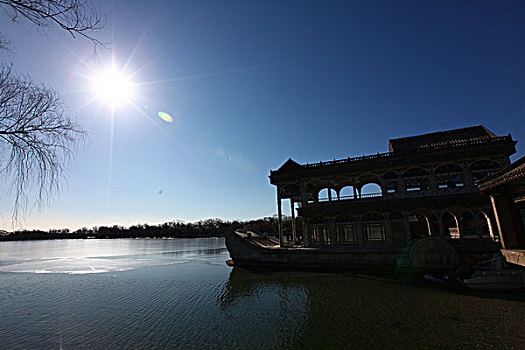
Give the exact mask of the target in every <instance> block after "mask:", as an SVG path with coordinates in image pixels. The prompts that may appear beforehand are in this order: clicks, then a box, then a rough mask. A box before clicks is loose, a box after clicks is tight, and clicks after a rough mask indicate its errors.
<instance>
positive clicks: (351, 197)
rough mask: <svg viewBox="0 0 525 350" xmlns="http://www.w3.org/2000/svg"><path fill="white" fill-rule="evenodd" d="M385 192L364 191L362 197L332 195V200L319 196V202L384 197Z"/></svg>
mask: <svg viewBox="0 0 525 350" xmlns="http://www.w3.org/2000/svg"><path fill="white" fill-rule="evenodd" d="M382 196H383V194H382V193H380V192H378V193H364V194H362V195H361V196H360V197H359V196H358V197H354V196H340V197H339V198H337V197H332V200H330V198H319V200H318V201H317V202H337V201H345V200H359V199H366V198H376V197H382ZM308 203H316V202H315V201H308Z"/></svg>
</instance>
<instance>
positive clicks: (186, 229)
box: [0, 216, 290, 241]
mask: <svg viewBox="0 0 525 350" xmlns="http://www.w3.org/2000/svg"><path fill="white" fill-rule="evenodd" d="M289 221H290V219H289V218H287V217H285V219H284V222H285V225H286V224H288V225H289ZM242 228H249V229H251V230H255V231H259V232H261V233H265V232H266V233H267V234H268V235H270V236H276V235H277V234H278V232H279V226H278V219H277V217H276V216H269V217H265V218H262V219H255V220H247V221H239V220H234V221H225V220H222V219H207V220H200V221H197V222H190V223H186V222H184V221H181V220H175V221H170V222H166V223H163V224H160V225H148V224H137V225H133V226H130V227H124V226H119V225H114V226H95V227H93V228H87V227H83V228H80V229H78V230H76V231H71V230H69V229H67V228H63V229H51V230H48V231H41V230H19V231H14V232H7V231H0V241H18V240H41V239H86V238H98V239H111V238H202V237H222V236H224V233H225V232H227V231H231V230H236V229H242Z"/></svg>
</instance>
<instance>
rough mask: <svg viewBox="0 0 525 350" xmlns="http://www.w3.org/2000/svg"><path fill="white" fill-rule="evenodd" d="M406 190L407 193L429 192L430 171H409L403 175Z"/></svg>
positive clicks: (414, 169) (419, 169) (416, 169)
mask: <svg viewBox="0 0 525 350" xmlns="http://www.w3.org/2000/svg"><path fill="white" fill-rule="evenodd" d="M403 179H404V182H405V190H406V191H407V192H413V191H424V190H428V189H429V188H430V187H429V183H428V171H426V170H425V169H423V168H412V169H408V170H407V171H405V172H404V173H403Z"/></svg>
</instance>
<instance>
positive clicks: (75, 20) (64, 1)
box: [0, 0, 106, 46]
mask: <svg viewBox="0 0 525 350" xmlns="http://www.w3.org/2000/svg"><path fill="white" fill-rule="evenodd" d="M0 5H4V6H3V7H4V10H5V11H6V12H7V13H8V15H9V16H10V17H11V19H12V20H13V21H18V19H19V18H25V19H27V20H29V21H30V22H32V23H33V24H34V25H35V26H37V27H50V26H51V25H53V24H54V25H58V26H59V27H60V28H62V29H64V30H65V31H67V32H68V33H70V34H71V35H72V36H73V37H76V36H77V35H80V36H83V37H85V38H87V39H89V40H90V41H91V42H92V43H93V44H95V46H98V45H100V46H105V43H102V42H101V41H100V40H99V39H97V38H95V37H94V36H93V35H92V32H93V31H96V30H99V29H102V28H103V27H104V25H105V24H106V18H105V17H104V16H102V15H101V14H100V9H99V7H98V6H95V5H94V4H93V3H91V2H90V1H87V0H0Z"/></svg>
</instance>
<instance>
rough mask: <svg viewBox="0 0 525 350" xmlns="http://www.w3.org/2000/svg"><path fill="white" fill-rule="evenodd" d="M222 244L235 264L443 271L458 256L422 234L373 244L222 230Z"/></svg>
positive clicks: (453, 262) (453, 265)
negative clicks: (289, 240) (295, 240)
mask: <svg viewBox="0 0 525 350" xmlns="http://www.w3.org/2000/svg"><path fill="white" fill-rule="evenodd" d="M225 238H226V247H227V248H228V251H229V252H230V256H231V258H232V260H233V263H234V264H235V265H236V266H249V267H280V268H307V269H308V268H315V269H318V268H321V269H326V268H330V269H359V270H361V271H362V270H390V271H393V269H394V268H395V267H400V268H410V269H416V270H419V271H447V270H451V269H453V268H454V267H456V266H457V264H458V256H457V253H456V251H455V250H454V248H452V247H451V246H450V245H449V244H448V243H446V242H445V240H443V239H439V238H425V239H421V240H418V241H415V242H412V243H411V244H409V245H407V246H404V245H379V244H378V245H375V246H368V247H363V246H342V247H341V246H323V247H302V246H293V245H291V246H281V245H279V243H278V242H276V241H274V240H272V239H271V238H268V237H265V236H262V235H258V234H256V233H254V232H246V233H245V232H240V231H235V232H226V233H225Z"/></svg>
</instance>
